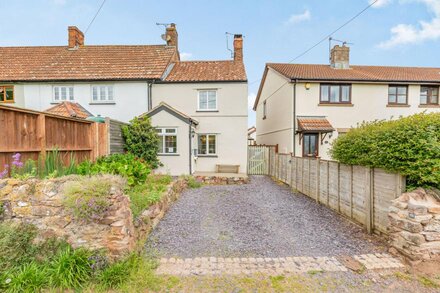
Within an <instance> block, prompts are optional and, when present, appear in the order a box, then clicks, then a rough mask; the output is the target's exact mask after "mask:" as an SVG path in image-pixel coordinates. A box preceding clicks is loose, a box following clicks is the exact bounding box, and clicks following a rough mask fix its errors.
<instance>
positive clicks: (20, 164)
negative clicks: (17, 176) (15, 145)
mask: <svg viewBox="0 0 440 293" xmlns="http://www.w3.org/2000/svg"><path fill="white" fill-rule="evenodd" d="M12 165H14V166H15V167H17V168H21V167H23V162H20V161H13V162H12Z"/></svg>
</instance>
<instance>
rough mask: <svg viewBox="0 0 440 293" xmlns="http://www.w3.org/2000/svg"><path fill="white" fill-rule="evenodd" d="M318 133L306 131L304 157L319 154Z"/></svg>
mask: <svg viewBox="0 0 440 293" xmlns="http://www.w3.org/2000/svg"><path fill="white" fill-rule="evenodd" d="M318 137H319V135H318V133H306V134H304V136H303V157H317V156H318Z"/></svg>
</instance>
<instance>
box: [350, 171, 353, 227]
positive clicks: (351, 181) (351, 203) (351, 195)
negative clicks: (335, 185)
mask: <svg viewBox="0 0 440 293" xmlns="http://www.w3.org/2000/svg"><path fill="white" fill-rule="evenodd" d="M350 218H351V219H353V165H350Z"/></svg>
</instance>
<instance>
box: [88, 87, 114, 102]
mask: <svg viewBox="0 0 440 293" xmlns="http://www.w3.org/2000/svg"><path fill="white" fill-rule="evenodd" d="M92 102H93V103H105V102H113V86H112V85H94V86H92Z"/></svg>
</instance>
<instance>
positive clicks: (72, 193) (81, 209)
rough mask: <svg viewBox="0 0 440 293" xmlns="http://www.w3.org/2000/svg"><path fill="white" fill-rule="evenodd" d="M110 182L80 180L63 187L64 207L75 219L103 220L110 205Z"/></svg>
mask: <svg viewBox="0 0 440 293" xmlns="http://www.w3.org/2000/svg"><path fill="white" fill-rule="evenodd" d="M111 186H112V182H111V181H110V180H108V179H103V178H101V177H90V178H80V179H79V180H78V181H70V182H67V183H66V185H65V187H64V205H65V206H66V207H68V208H70V209H71V210H72V213H73V215H74V216H75V217H76V218H77V219H81V220H86V221H94V220H100V219H102V218H103V216H104V214H105V212H106V211H107V210H108V208H109V207H110V205H111V202H110V200H109V198H108V196H109V192H110V188H111Z"/></svg>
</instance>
